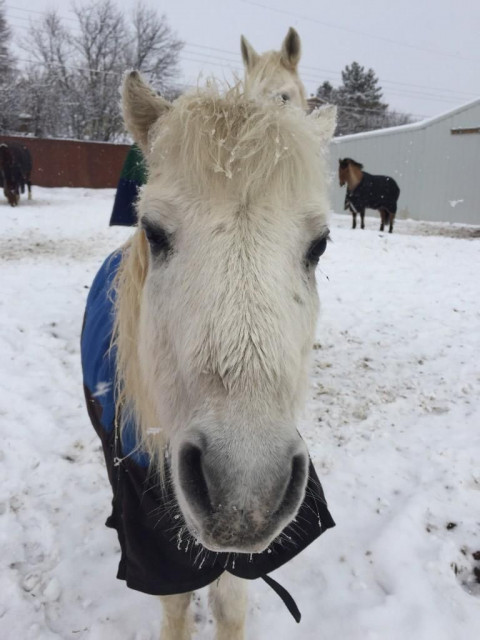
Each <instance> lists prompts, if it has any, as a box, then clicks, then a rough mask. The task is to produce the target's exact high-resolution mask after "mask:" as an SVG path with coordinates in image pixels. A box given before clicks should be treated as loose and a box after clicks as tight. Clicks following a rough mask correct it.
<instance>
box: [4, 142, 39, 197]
mask: <svg viewBox="0 0 480 640" xmlns="http://www.w3.org/2000/svg"><path fill="white" fill-rule="evenodd" d="M31 173H32V156H31V154H30V151H29V150H28V149H27V147H25V146H24V145H22V144H18V143H16V142H9V143H5V142H2V143H0V187H3V193H4V194H5V197H6V198H7V200H8V202H9V204H10V205H11V206H12V207H16V206H17V205H18V203H19V201H20V192H21V193H25V185H27V187H28V199H29V200H31V198H32V182H31V178H30V176H31Z"/></svg>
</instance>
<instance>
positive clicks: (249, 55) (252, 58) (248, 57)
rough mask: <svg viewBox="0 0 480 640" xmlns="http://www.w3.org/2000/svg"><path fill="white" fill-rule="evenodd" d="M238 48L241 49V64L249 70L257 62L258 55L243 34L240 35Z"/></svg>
mask: <svg viewBox="0 0 480 640" xmlns="http://www.w3.org/2000/svg"><path fill="white" fill-rule="evenodd" d="M240 49H241V50H242V59H243V64H244V65H245V68H246V69H247V70H248V71H251V70H252V69H253V67H254V66H255V65H256V64H257V62H258V60H259V58H260V56H259V55H258V53H257V52H256V51H255V49H254V48H253V47H252V45H251V44H250V43H249V41H248V40H247V39H246V38H245V36H241V37H240Z"/></svg>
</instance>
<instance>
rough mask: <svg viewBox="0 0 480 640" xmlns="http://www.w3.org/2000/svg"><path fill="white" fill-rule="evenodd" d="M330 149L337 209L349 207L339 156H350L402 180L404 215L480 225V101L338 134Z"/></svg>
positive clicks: (369, 168)
mask: <svg viewBox="0 0 480 640" xmlns="http://www.w3.org/2000/svg"><path fill="white" fill-rule="evenodd" d="M330 151H331V154H330V157H331V163H332V171H333V172H334V178H333V181H332V185H331V190H332V193H331V202H332V206H333V210H334V211H337V212H339V213H340V212H342V211H343V203H344V199H345V187H342V188H340V187H339V184H338V159H339V158H345V157H347V158H353V159H354V160H356V161H357V162H361V163H362V164H363V165H364V169H365V171H368V172H369V173H373V174H382V175H389V176H392V177H393V178H394V179H395V180H396V181H397V182H398V185H399V187H400V198H399V201H398V211H397V216H398V217H399V218H412V219H414V220H429V221H439V222H460V223H466V224H473V225H480V99H477V100H474V101H473V102H470V103H468V104H466V105H464V106H462V107H459V108H458V109H454V110H453V111H449V112H448V113H445V114H443V115H440V116H436V117H434V118H430V119H428V120H423V121H421V122H415V123H414V124H408V125H404V126H401V127H393V128H391V129H380V130H378V131H368V132H365V133H358V134H355V135H350V136H343V137H341V138H334V140H333V142H332V146H331V149H330ZM477 180H478V182H477ZM367 213H368V214H372V213H373V212H372V211H368V210H367ZM348 215H351V214H350V213H348ZM375 215H377V216H378V213H376V214H375Z"/></svg>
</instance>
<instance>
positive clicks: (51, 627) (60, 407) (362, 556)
mask: <svg viewBox="0 0 480 640" xmlns="http://www.w3.org/2000/svg"><path fill="white" fill-rule="evenodd" d="M112 197H113V191H96V192H94V191H88V190H81V189H77V190H71V189H51V190H48V189H43V190H42V189H38V188H37V189H35V200H34V201H32V202H31V203H29V202H26V201H25V200H22V202H21V205H20V207H19V208H17V209H11V208H10V207H8V206H6V204H5V202H4V201H3V200H0V245H1V247H0V263H1V298H0V314H1V317H0V323H1V324H0V327H1V328H0V353H1V354H2V369H1V373H0V430H1V431H0V436H1V440H0V549H1V553H0V566H1V569H0V571H1V573H0V638H2V639H8V640H30V639H31V640H46V639H53V638H62V639H63V638H77V639H78V640H85V639H87V638H88V639H89V640H123V639H125V640H130V639H131V640H149V639H151V640H154V639H156V638H157V637H158V631H159V627H160V616H161V613H160V608H159V606H158V605H157V602H156V599H155V598H152V597H149V596H145V595H143V594H139V593H136V592H134V591H130V590H128V589H127V588H126V587H125V586H124V584H123V583H122V582H119V581H117V580H116V579H115V572H116V565H117V561H118V550H119V549H118V544H117V541H116V538H115V534H114V532H112V531H111V530H108V529H106V528H105V527H104V526H103V522H104V520H105V518H106V516H107V515H108V514H109V505H110V489H109V486H108V481H107V476H106V473H105V470H104V468H103V459H102V454H101V451H100V445H99V442H98V440H97V437H96V435H95V434H94V431H93V429H92V428H91V426H90V424H89V421H88V418H87V414H86V411H85V409H84V405H83V397H82V386H81V373H80V358H79V333H80V326H81V321H82V314H83V307H84V302H85V297H86V295H87V292H88V287H89V285H90V283H91V280H92V278H93V276H94V274H95V272H96V270H97V268H98V266H99V265H100V263H101V261H102V259H103V258H104V257H105V255H106V254H107V253H108V252H109V251H110V250H111V249H113V248H115V247H116V246H117V245H118V244H119V243H120V242H121V241H122V240H123V239H124V238H125V237H126V236H127V235H128V233H129V231H128V230H125V229H108V228H107V222H108V217H109V213H110V209H111V204H112ZM349 222H350V221H349V219H348V218H347V217H346V216H333V219H332V225H331V228H332V235H333V239H334V242H333V243H331V244H330V246H329V248H328V250H327V254H326V255H325V257H324V258H322V261H321V264H320V268H319V270H318V274H317V275H318V286H319V290H320V296H321V299H322V307H323V311H322V315H321V318H320V321H319V325H318V340H317V344H316V345H315V346H316V348H315V352H314V363H313V374H312V378H311V394H310V399H309V402H308V406H307V411H306V416H305V420H304V421H303V424H302V432H303V434H304V437H305V439H306V441H307V443H308V445H309V448H310V452H311V454H312V457H313V459H314V462H315V464H316V467H317V471H318V473H319V476H320V477H321V479H322V482H323V485H324V488H325V492H326V495H327V498H328V500H329V505H330V508H331V511H332V514H333V516H334V518H335V519H336V521H337V527H336V528H335V529H333V530H331V531H329V532H327V533H326V534H325V535H324V536H322V538H320V540H318V541H317V542H315V543H314V544H313V545H312V546H311V547H310V548H309V549H307V550H306V551H305V552H304V553H303V554H301V555H300V556H299V557H298V558H297V559H296V560H295V561H293V562H292V563H290V564H289V565H288V566H286V567H284V568H282V569H281V570H279V571H278V572H276V575H275V577H276V578H277V579H278V580H279V581H280V582H281V583H282V584H283V585H284V586H285V587H286V588H287V589H289V590H290V592H291V593H292V595H293V596H294V598H295V599H296V601H297V603H298V605H299V607H300V609H301V611H302V614H303V619H302V622H301V624H300V625H296V623H295V622H294V621H293V619H292V618H291V617H290V615H289V614H288V612H287V610H286V609H285V608H284V606H283V604H282V603H281V601H280V600H279V599H278V597H277V596H276V595H275V594H274V593H273V592H272V591H271V590H270V589H269V588H268V587H266V586H265V585H263V583H262V584H260V583H259V582H256V583H253V584H252V585H251V588H250V607H249V617H248V632H249V635H248V637H249V638H250V639H255V640H271V639H275V640H296V639H302V640H339V639H341V640H397V639H398V640H405V638H408V640H476V639H477V638H479V637H480V635H479V634H480V631H479V630H480V584H479V581H480V553H479V552H480V464H479V462H480V402H479V398H480V364H479V354H480V330H479V329H480V301H479V299H480V285H479V265H480V241H479V240H478V239H475V237H474V236H475V235H478V234H475V233H474V231H475V230H473V229H471V228H470V229H468V228H463V227H462V228H461V230H460V232H459V228H458V227H453V226H448V225H426V224H425V223H413V222H408V221H406V222H403V221H399V222H398V223H397V227H396V233H394V234H393V235H388V234H379V233H378V230H377V229H378V220H377V219H375V218H368V219H367V227H368V229H367V230H365V231H360V230H357V231H352V230H350V229H349V228H348V226H349ZM477 231H478V230H477ZM458 236H463V238H462V237H458ZM475 570H476V571H477V573H476V574H475ZM195 607H196V614H197V615H196V617H197V622H198V624H197V635H196V638H197V640H207V638H211V637H212V622H211V618H210V616H209V614H208V611H207V609H206V597H205V593H204V592H200V593H199V594H198V596H197V598H196V601H195Z"/></svg>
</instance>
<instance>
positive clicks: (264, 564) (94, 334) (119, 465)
mask: <svg viewBox="0 0 480 640" xmlns="http://www.w3.org/2000/svg"><path fill="white" fill-rule="evenodd" d="M120 260H121V253H120V252H117V253H114V254H113V255H112V256H110V257H109V258H108V259H107V260H106V261H105V262H104V264H103V266H102V267H101V269H100V271H99V272H98V274H97V276H96V277H95V280H94V282H93V284H92V287H91V290H90V293H89V296H88V300H87V306H86V312H85V318H84V326H83V331H82V338H81V353H82V367H83V379H84V389H85V397H86V402H87V408H88V412H89V416H90V419H91V422H92V424H93V426H94V428H95V430H96V432H97V434H98V435H99V437H100V439H101V441H102V446H103V452H104V455H105V461H106V466H107V470H108V475H109V479H110V483H111V485H112V489H113V502H112V506H113V510H112V514H111V516H110V517H109V518H108V520H107V522H106V524H107V526H108V527H112V528H114V529H116V530H117V534H118V538H119V541H120V547H121V558H120V564H119V568H118V573H117V577H118V578H119V579H122V580H125V581H126V583H127V585H128V586H129V587H131V588H132V589H136V590H138V591H143V592H144V593H149V594H152V595H171V594H176V593H184V592H187V591H193V590H195V589H199V588H201V587H204V586H206V585H208V584H210V583H212V582H213V581H215V580H216V579H217V578H218V577H219V576H220V575H221V574H222V573H223V572H224V571H229V572H230V573H232V574H233V575H236V576H238V577H240V578H246V579H255V578H260V577H261V578H263V579H264V580H265V581H266V582H267V583H268V584H269V585H270V586H271V587H272V588H273V589H274V590H275V591H276V592H277V593H278V594H279V595H280V597H281V598H282V599H283V601H284V602H285V604H286V606H287V607H288V608H289V610H290V612H291V613H292V615H293V616H294V617H295V619H296V620H297V621H299V619H300V614H299V612H298V609H297V608H296V605H295V603H294V602H293V600H292V598H291V596H290V595H289V594H288V592H286V591H285V590H284V589H283V588H282V587H281V586H280V585H279V584H278V583H276V582H275V581H274V580H272V579H271V578H270V577H268V576H267V574H268V573H269V572H271V571H273V570H274V569H277V568H278V567H280V566H282V565H283V564H284V563H285V562H288V561H289V560H291V559H292V558H293V557H295V556H296V555H297V554H298V553H300V551H302V550H303V549H305V547H307V546H308V545H309V544H310V543H311V542H313V540H315V539H316V538H317V537H318V536H320V535H321V534H322V533H323V532H324V531H326V530H327V529H329V528H331V527H333V526H335V523H334V521H333V519H332V517H331V515H330V513H329V511H328V508H327V503H326V501H325V496H324V494H323V490H322V487H321V485H320V481H319V480H318V477H317V475H316V473H315V469H314V468H313V465H312V463H311V462H310V469H309V478H308V486H307V491H306V497H305V500H304V502H303V504H302V505H301V507H300V511H299V514H298V520H299V522H300V526H295V525H294V524H292V525H289V526H288V527H286V529H285V530H284V531H283V533H282V536H281V537H282V541H281V542H280V541H278V542H276V541H274V542H273V543H272V544H271V545H270V547H269V548H268V549H267V550H266V551H264V552H262V553H255V554H242V553H213V552H210V551H208V550H207V549H205V548H204V547H202V545H201V544H200V543H198V542H196V541H192V539H191V537H190V536H187V535H184V534H185V530H184V527H182V522H181V518H180V517H179V516H178V515H177V516H175V515H174V513H173V512H172V510H171V509H168V508H166V505H167V504H171V502H172V500H175V496H174V494H173V491H172V489H171V487H168V488H167V489H166V490H163V491H162V490H161V489H160V488H159V486H158V484H157V482H156V479H155V477H154V476H153V475H152V473H151V472H149V459H148V457H147V455H146V454H145V453H144V452H142V451H139V449H138V446H137V443H136V441H135V429H134V427H133V425H130V424H127V425H126V427H125V428H124V431H123V434H122V439H121V441H120V440H119V438H118V433H116V429H117V427H116V422H117V421H116V416H115V385H114V379H115V350H114V349H111V348H110V341H111V336H112V328H113V305H114V299H113V295H112V282H113V279H114V277H115V274H116V271H117V269H118V266H119V264H120Z"/></svg>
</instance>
